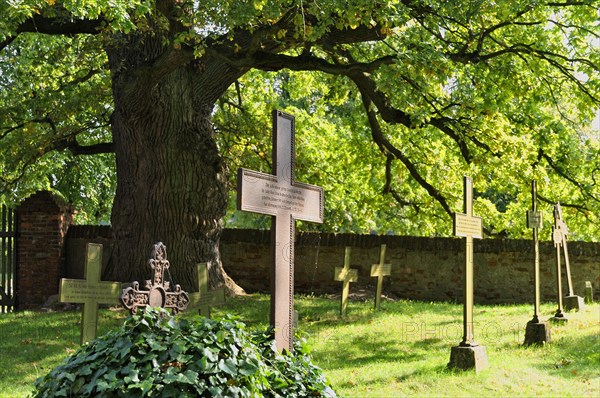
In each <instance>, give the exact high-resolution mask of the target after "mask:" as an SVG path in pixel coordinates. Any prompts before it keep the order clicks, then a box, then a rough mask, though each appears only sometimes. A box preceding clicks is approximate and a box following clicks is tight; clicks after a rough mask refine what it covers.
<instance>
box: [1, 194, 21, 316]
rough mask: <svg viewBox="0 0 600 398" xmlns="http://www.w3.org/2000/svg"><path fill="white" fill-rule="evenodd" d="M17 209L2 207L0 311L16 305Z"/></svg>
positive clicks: (8, 309) (8, 310)
mask: <svg viewBox="0 0 600 398" xmlns="http://www.w3.org/2000/svg"><path fill="white" fill-rule="evenodd" d="M16 224H17V223H16V218H15V211H14V210H13V209H10V208H8V207H6V206H4V205H2V206H1V209H0V313H6V312H10V311H12V310H13V309H14V306H15V291H16V285H15V283H16V278H17V261H16V260H17V250H16V237H17V233H16Z"/></svg>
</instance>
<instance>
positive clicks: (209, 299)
mask: <svg viewBox="0 0 600 398" xmlns="http://www.w3.org/2000/svg"><path fill="white" fill-rule="evenodd" d="M197 268H198V291H197V292H196V293H190V295H189V296H190V307H200V308H199V309H198V313H199V314H200V315H202V316H205V317H207V318H210V307H212V306H215V305H223V304H225V290H223V289H214V290H208V263H202V264H197Z"/></svg>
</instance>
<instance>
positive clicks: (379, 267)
mask: <svg viewBox="0 0 600 398" xmlns="http://www.w3.org/2000/svg"><path fill="white" fill-rule="evenodd" d="M385 249H386V245H381V251H380V252H379V264H373V265H371V276H372V277H377V290H376V292H375V309H376V310H377V309H379V304H380V302H381V288H382V286H383V277H384V276H389V275H391V274H392V265H391V264H384V261H385Z"/></svg>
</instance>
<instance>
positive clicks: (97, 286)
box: [58, 243, 121, 344]
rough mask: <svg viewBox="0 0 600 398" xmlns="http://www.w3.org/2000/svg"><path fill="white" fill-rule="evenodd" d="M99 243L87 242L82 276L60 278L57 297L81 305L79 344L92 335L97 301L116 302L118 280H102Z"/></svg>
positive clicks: (94, 331)
mask: <svg viewBox="0 0 600 398" xmlns="http://www.w3.org/2000/svg"><path fill="white" fill-rule="evenodd" d="M101 270H102V245H100V244H98V243H88V244H87V247H86V256H85V267H84V274H83V277H84V278H85V279H67V278H62V279H61V280H60V289H59V294H58V297H59V298H58V300H59V301H60V302H61V303H77V304H83V308H82V310H81V344H84V343H87V342H88V341H91V340H94V339H95V338H96V333H97V330H98V304H119V291H120V290H121V284H120V283H119V282H102V281H101V280H100V273H101Z"/></svg>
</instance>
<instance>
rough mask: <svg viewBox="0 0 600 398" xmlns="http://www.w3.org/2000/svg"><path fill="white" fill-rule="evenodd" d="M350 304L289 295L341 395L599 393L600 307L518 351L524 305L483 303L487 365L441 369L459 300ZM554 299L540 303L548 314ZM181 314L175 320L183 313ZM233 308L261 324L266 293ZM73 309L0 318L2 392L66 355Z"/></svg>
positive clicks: (74, 325)
mask: <svg viewBox="0 0 600 398" xmlns="http://www.w3.org/2000/svg"><path fill="white" fill-rule="evenodd" d="M372 305H373V304H372V302H370V301H369V302H364V301H351V302H350V304H349V307H348V314H347V317H345V318H344V319H341V318H340V317H339V301H338V300H334V299H329V298H324V297H307V296H297V297H296V309H297V310H298V311H299V333H300V334H301V335H302V336H304V338H305V339H306V341H307V343H308V345H309V346H310V347H311V351H312V355H313V358H314V362H315V363H316V364H317V365H319V366H320V367H321V368H323V369H324V371H325V374H326V375H327V377H328V378H329V380H330V381H331V382H332V384H333V387H334V389H335V391H336V392H337V393H338V394H339V396H342V397H402V396H415V397H424V396H433V397H440V396H447V397H482V396H488V397H505V396H525V397H530V396H537V397H557V396H561V397H598V396H600V344H599V343H600V337H599V336H600V305H598V304H592V305H588V306H586V308H585V309H584V310H583V311H580V312H571V313H569V314H568V316H569V322H568V323H567V324H564V325H561V326H558V325H552V343H551V344H548V345H546V346H544V347H529V348H526V347H523V346H522V343H523V340H524V334H525V325H526V323H527V321H529V320H530V319H531V317H532V306H531V305H506V306H482V305H476V307H475V311H474V319H475V326H474V327H475V337H476V339H477V341H478V342H479V343H480V344H482V345H484V346H485V347H486V349H487V356H488V361H489V364H490V367H489V369H488V370H486V371H484V372H481V373H479V374H476V373H475V372H472V371H469V372H453V371H449V370H447V369H446V365H447V363H448V360H449V358H450V349H451V347H452V346H455V345H457V344H458V343H459V342H460V340H461V338H462V305H460V304H451V303H424V302H414V301H405V300H402V301H386V300H384V301H382V305H381V309H380V310H379V311H374V310H373V309H372ZM555 307H556V306H555V305H554V304H544V305H543V306H542V319H548V318H550V317H551V316H552V315H553V313H554V311H555ZM193 312H194V311H189V312H188V313H186V314H184V315H183V316H191V315H192V314H193ZM225 314H233V315H235V316H237V317H239V318H240V319H241V320H243V321H244V322H245V323H246V324H247V325H249V326H250V327H258V328H264V327H266V326H267V325H268V314H269V297H268V296H266V295H249V296H242V297H237V298H235V299H228V301H227V304H226V305H225V306H223V307H218V308H215V309H213V317H220V316H224V315H225ZM126 316H127V314H126V313H125V311H122V310H111V309H105V310H101V311H100V333H101V334H102V333H105V332H106V331H108V330H109V329H112V328H117V327H119V326H120V325H121V323H122V321H123V319H125V317H126ZM79 319H80V314H79V313H78V312H55V313H41V312H21V313H14V314H3V315H2V314H0V358H1V361H0V363H1V366H0V397H25V396H27V395H28V393H29V392H30V391H31V388H32V385H33V382H34V380H35V379H36V378H37V377H40V376H42V375H44V374H45V373H47V372H48V371H49V370H50V369H51V368H52V367H54V366H56V365H58V364H59V363H60V362H61V361H62V360H63V359H64V358H65V357H67V356H68V355H70V354H71V353H73V352H74V350H75V349H76V348H77V347H78V340H79Z"/></svg>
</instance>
